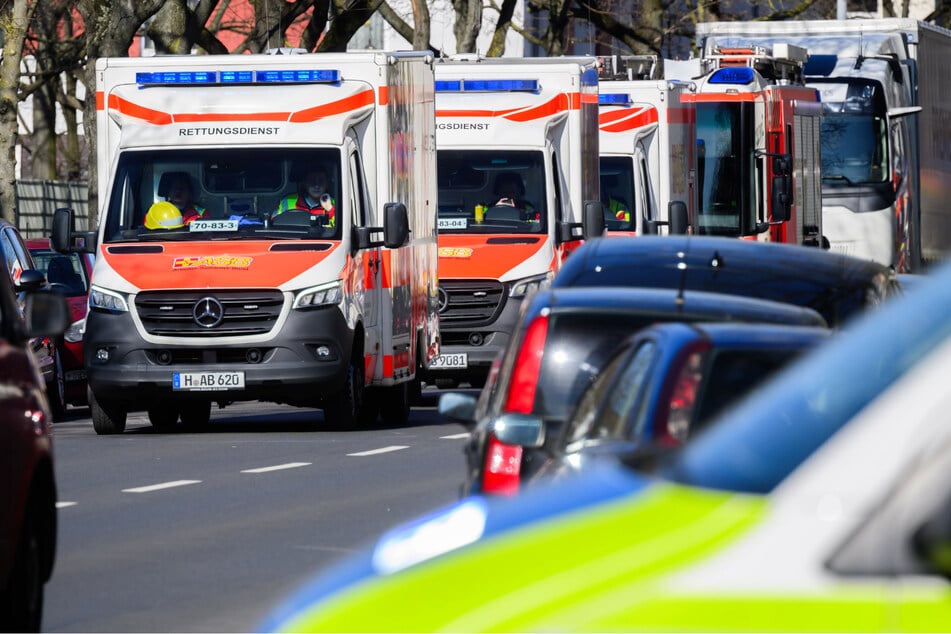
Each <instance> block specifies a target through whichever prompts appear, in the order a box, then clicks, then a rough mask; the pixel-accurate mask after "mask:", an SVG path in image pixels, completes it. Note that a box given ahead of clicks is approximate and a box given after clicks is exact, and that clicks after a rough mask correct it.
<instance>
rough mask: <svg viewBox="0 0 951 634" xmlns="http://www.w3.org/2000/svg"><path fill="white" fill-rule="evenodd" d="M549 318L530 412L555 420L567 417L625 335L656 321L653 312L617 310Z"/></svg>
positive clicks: (560, 315)
mask: <svg viewBox="0 0 951 634" xmlns="http://www.w3.org/2000/svg"><path fill="white" fill-rule="evenodd" d="M549 319H550V321H549V327H548V339H547V340H546V342H545V354H544V356H543V357H542V365H541V369H540V371H539V375H538V392H537V393H536V395H535V410H534V413H535V414H536V415H538V416H541V417H543V418H546V419H547V418H555V419H558V420H564V419H565V418H567V416H568V415H569V414H570V413H571V410H572V409H573V407H574V405H575V404H576V403H577V402H578V398H579V397H580V396H581V393H582V392H583V391H584V390H585V388H587V387H588V386H589V385H590V384H591V382H592V381H594V379H595V377H596V376H597V375H598V373H599V372H600V371H601V369H602V368H603V367H604V364H605V363H607V361H608V360H609V359H610V358H611V357H612V356H613V355H614V354H615V353H616V352H617V349H618V346H619V345H620V343H621V341H622V340H623V339H624V338H625V337H627V336H628V335H630V334H632V333H633V332H635V331H637V330H640V329H641V328H644V327H646V326H649V325H650V324H652V323H654V322H656V321H658V320H657V317H656V315H645V316H643V317H638V316H632V315H631V314H630V313H621V312H618V313H614V314H611V313H606V314H592V313H590V312H584V313H568V314H553V315H551V316H550V317H549Z"/></svg>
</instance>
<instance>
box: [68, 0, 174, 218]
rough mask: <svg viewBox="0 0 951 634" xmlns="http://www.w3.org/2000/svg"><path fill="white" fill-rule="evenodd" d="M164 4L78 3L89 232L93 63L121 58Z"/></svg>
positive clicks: (93, 201) (94, 187)
mask: <svg viewBox="0 0 951 634" xmlns="http://www.w3.org/2000/svg"><path fill="white" fill-rule="evenodd" d="M164 3H165V0H79V2H78V5H77V9H78V10H79V13H80V15H82V18H83V23H84V24H85V26H86V67H85V69H84V70H83V72H82V75H81V79H82V82H83V85H84V86H85V88H86V100H85V103H84V105H83V130H84V132H85V135H86V143H87V147H88V148H89V157H90V158H89V227H88V228H89V229H90V230H94V229H96V227H97V226H98V225H99V169H98V166H97V165H96V140H97V137H96V135H97V131H96V98H95V95H96V60H97V59H99V58H100V57H125V56H127V55H128V54H129V47H130V46H132V40H133V38H134V37H135V34H136V32H137V31H138V30H139V27H140V26H141V25H142V24H143V23H144V22H145V21H146V20H147V19H149V18H150V17H152V16H153V15H155V14H156V13H157V12H158V10H159V9H161V8H162V5H163V4H164Z"/></svg>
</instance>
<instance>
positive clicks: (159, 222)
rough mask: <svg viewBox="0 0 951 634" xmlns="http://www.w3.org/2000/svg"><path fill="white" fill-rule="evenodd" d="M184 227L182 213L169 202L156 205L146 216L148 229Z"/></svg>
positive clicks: (150, 208)
mask: <svg viewBox="0 0 951 634" xmlns="http://www.w3.org/2000/svg"><path fill="white" fill-rule="evenodd" d="M183 226H185V223H184V222H183V221H182V212H180V211H179V210H178V207H176V206H175V205H174V204H172V203H170V202H168V201H164V200H163V201H161V202H157V203H155V204H154V205H152V206H151V207H149V213H147V214H146V215H145V227H146V228H147V229H178V228H179V227H183Z"/></svg>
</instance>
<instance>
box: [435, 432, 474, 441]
mask: <svg viewBox="0 0 951 634" xmlns="http://www.w3.org/2000/svg"><path fill="white" fill-rule="evenodd" d="M468 437H469V432H465V433H462V434H452V435H451V436H440V438H441V439H443V440H457V439H459V438H468Z"/></svg>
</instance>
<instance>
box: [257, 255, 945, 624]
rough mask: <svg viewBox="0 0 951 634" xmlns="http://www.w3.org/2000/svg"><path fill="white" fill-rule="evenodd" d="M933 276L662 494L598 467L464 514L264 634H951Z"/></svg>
mask: <svg viewBox="0 0 951 634" xmlns="http://www.w3.org/2000/svg"><path fill="white" fill-rule="evenodd" d="M572 257H575V256H572ZM931 277H932V279H930V280H928V281H926V282H923V283H922V284H921V285H920V287H919V288H916V289H914V290H912V291H910V292H909V293H908V294H907V295H906V296H905V297H904V298H902V299H900V300H895V301H893V302H890V303H888V304H886V305H883V306H882V307H881V309H880V310H878V311H874V312H871V313H869V314H867V315H866V316H865V317H863V318H862V319H860V320H859V321H857V322H855V323H854V324H852V326H851V327H850V328H849V329H847V330H845V331H842V332H840V333H838V334H836V335H835V336H834V337H833V338H831V339H830V340H829V341H827V342H826V343H825V344H823V345H822V346H820V347H818V348H817V349H816V350H814V351H813V352H811V353H809V354H807V355H806V356H804V357H803V358H802V359H800V360H799V361H797V362H795V363H793V364H792V365H790V366H788V367H786V368H785V369H784V370H782V371H780V372H779V373H778V374H776V375H774V376H773V378H772V379H771V380H770V381H769V382H768V383H766V384H764V385H763V386H762V388H761V389H759V390H757V391H756V392H755V393H754V394H752V395H750V397H749V398H746V399H743V401H742V402H740V403H738V404H737V405H736V406H735V407H733V408H731V409H730V410H728V411H727V412H725V413H724V414H723V415H721V416H719V417H717V418H715V419H714V420H712V421H710V423H708V425H707V426H706V428H705V429H704V430H703V431H702V432H701V433H700V434H698V435H697V437H696V438H694V439H692V440H691V442H689V443H687V444H686V445H685V446H684V447H683V448H682V449H681V450H679V451H677V452H675V453H673V454H671V455H669V456H668V457H667V458H662V459H660V460H658V461H655V463H654V464H653V467H652V470H651V473H650V474H649V475H648V474H646V473H644V472H639V471H638V470H637V469H638V468H639V467H640V468H643V467H644V464H640V463H638V462H637V461H636V460H631V461H629V462H628V465H627V466H621V465H619V464H616V463H604V464H603V465H598V466H597V467H595V468H592V469H589V470H586V471H585V472H584V473H582V474H579V475H578V476H577V477H575V478H569V479H566V480H563V481H560V482H553V483H551V484H549V485H545V486H541V485H540V486H538V487H536V488H533V489H530V490H527V491H525V492H524V493H523V494H522V495H520V496H518V497H516V498H511V499H505V498H501V499H492V500H488V499H485V498H481V497H473V498H469V499H466V500H462V501H460V502H459V503H457V504H454V505H452V506H449V507H447V508H444V509H441V510H439V511H437V512H435V513H433V514H432V515H430V516H428V517H425V518H421V519H420V520H418V521H416V522H411V523H409V524H407V525H403V526H400V527H397V528H395V529H393V530H391V531H389V532H388V533H387V534H385V535H384V536H383V537H382V538H381V539H380V540H379V541H377V542H376V543H375V544H374V545H372V546H371V547H370V548H368V549H367V550H366V551H364V552H362V553H360V554H359V555H358V556H356V557H353V558H351V559H349V560H347V561H344V562H342V563H341V565H340V566H339V567H338V568H336V569H332V570H329V571H325V572H323V573H322V574H321V575H320V576H319V577H318V578H317V579H316V580H315V581H314V582H313V583H312V584H310V585H309V586H308V587H306V588H304V589H302V591H301V592H300V593H299V594H297V595H296V596H294V597H292V598H291V599H290V600H289V601H288V602H287V603H286V604H284V605H281V606H279V607H278V608H277V609H276V610H275V612H274V613H273V614H272V615H271V617H270V618H269V619H268V620H267V621H266V622H265V623H263V624H262V625H261V628H260V629H263V630H266V631H342V630H347V631H390V632H394V631H415V632H423V631H437V630H441V631H473V632H474V631H554V630H558V631H568V630H573V631H578V630H581V631H586V632H592V631H634V630H641V631H643V630H647V631H685V630H689V631H758V632H764V631H786V632H788V631H799V632H802V631H823V632H831V631H864V632H871V631H946V630H947V628H948V624H949V623H951V558H949V557H948V556H947V553H948V552H951V486H949V484H948V483H949V482H951V425H949V424H948V420H947V412H949V411H951V390H948V389H947V377H948V376H949V375H951V265H947V266H944V267H942V268H941V270H940V271H937V272H935V273H934V274H933V275H932V276H931ZM645 464H650V462H648V463H645Z"/></svg>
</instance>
